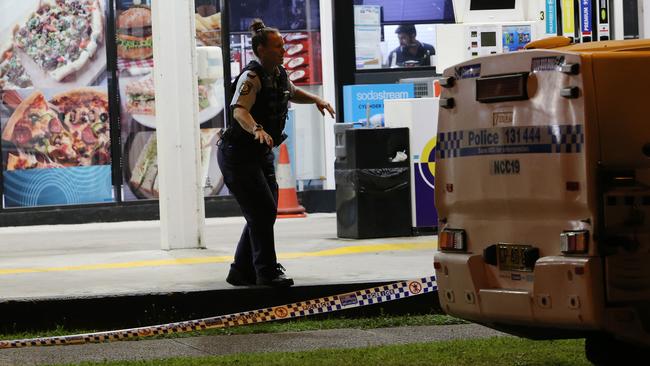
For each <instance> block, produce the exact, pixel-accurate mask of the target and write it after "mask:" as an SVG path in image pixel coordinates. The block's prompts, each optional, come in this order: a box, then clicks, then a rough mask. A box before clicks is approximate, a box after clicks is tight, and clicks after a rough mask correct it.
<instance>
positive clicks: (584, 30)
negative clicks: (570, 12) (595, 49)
mask: <svg viewBox="0 0 650 366" xmlns="http://www.w3.org/2000/svg"><path fill="white" fill-rule="evenodd" d="M592 14H593V11H592V5H591V0H580V35H581V37H582V41H583V42H591V40H592V37H593V20H592Z"/></svg>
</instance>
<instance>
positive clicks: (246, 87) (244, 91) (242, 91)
mask: <svg viewBox="0 0 650 366" xmlns="http://www.w3.org/2000/svg"><path fill="white" fill-rule="evenodd" d="M252 87H253V86H252V85H251V83H249V82H248V81H244V83H243V84H242V85H241V87H240V88H239V95H248V94H250V92H251V88H252Z"/></svg>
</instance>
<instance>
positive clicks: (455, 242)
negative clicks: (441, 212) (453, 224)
mask: <svg viewBox="0 0 650 366" xmlns="http://www.w3.org/2000/svg"><path fill="white" fill-rule="evenodd" d="M465 239H466V236H465V230H460V229H444V230H442V232H441V233H440V235H438V248H439V249H440V250H442V251H450V252H464V251H466V250H467V241H466V240H465Z"/></svg>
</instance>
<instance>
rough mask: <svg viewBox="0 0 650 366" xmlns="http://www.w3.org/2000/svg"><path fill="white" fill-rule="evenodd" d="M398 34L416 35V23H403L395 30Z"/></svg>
mask: <svg viewBox="0 0 650 366" xmlns="http://www.w3.org/2000/svg"><path fill="white" fill-rule="evenodd" d="M395 33H396V34H400V33H408V34H410V35H412V36H414V35H416V34H417V32H416V31H415V25H413V24H402V25H400V26H399V27H397V29H396V30H395Z"/></svg>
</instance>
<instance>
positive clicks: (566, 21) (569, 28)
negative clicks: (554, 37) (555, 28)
mask: <svg viewBox="0 0 650 366" xmlns="http://www.w3.org/2000/svg"><path fill="white" fill-rule="evenodd" d="M561 1H562V3H561V5H562V34H563V35H564V36H565V37H570V38H571V39H574V38H575V7H574V3H573V0H561Z"/></svg>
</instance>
